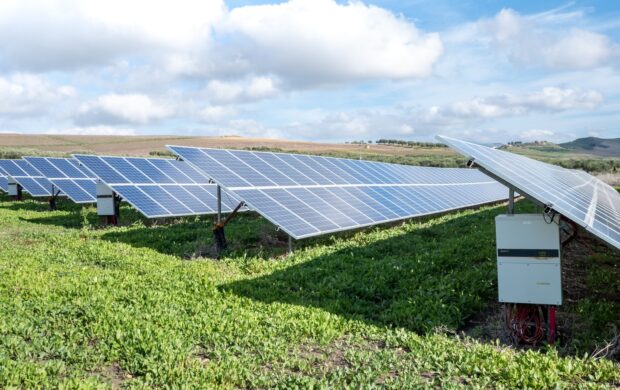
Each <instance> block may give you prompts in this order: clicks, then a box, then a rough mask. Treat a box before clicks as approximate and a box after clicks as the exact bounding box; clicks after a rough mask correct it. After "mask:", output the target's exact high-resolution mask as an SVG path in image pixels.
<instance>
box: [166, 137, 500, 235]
mask: <svg viewBox="0 0 620 390" xmlns="http://www.w3.org/2000/svg"><path fill="white" fill-rule="evenodd" d="M167 147H168V149H169V150H171V151H172V152H173V153H175V154H177V155H179V156H181V158H182V159H183V160H185V161H187V162H189V163H190V164H192V165H194V166H195V167H196V168H198V169H202V170H203V172H205V173H206V174H207V175H208V176H209V177H210V178H211V179H212V180H213V181H215V182H217V183H218V184H220V185H221V186H222V187H223V188H225V189H226V191H227V192H229V193H233V194H236V195H238V198H239V199H242V200H243V201H244V202H245V203H246V204H247V205H248V207H250V208H251V209H253V210H256V211H258V212H259V213H261V215H263V216H264V217H265V218H266V219H267V220H269V221H270V222H271V223H273V224H274V225H276V226H278V227H279V228H281V229H282V230H284V231H285V232H286V233H288V234H289V235H290V236H291V237H293V238H295V239H303V238H308V237H313V236H318V235H322V234H329V233H334V232H340V231H344V230H350V229H357V228H363V227H368V226H373V225H377V224H380V223H390V222H396V221H402V220H406V219H410V218H413V217H416V216H423V215H431V214H435V213H443V212H448V211H453V210H456V209H462V208H467V207H471V206H478V205H480V204H484V203H493V202H497V201H500V200H505V199H507V197H508V189H507V188H505V187H504V186H502V185H501V184H499V183H497V182H495V181H493V180H491V179H489V178H488V177H487V176H485V175H483V174H481V173H479V172H475V171H471V170H466V169H457V170H454V169H452V170H451V169H449V168H422V167H406V166H401V165H397V164H387V163H376V162H359V161H357V160H347V159H338V158H332V157H316V156H306V155H299V154H285V153H271V152H254V151H235V150H224V149H209V148H193V147H184V146H173V145H168V146H167ZM202 151H205V152H204V153H203V152H202ZM250 154H251V155H252V156H253V157H248V156H249V155H250ZM231 157H234V158H237V159H238V160H240V161H241V162H243V163H245V164H246V165H247V166H244V167H241V166H240V165H239V164H240V163H239V162H233V161H231ZM218 158H219V159H221V161H220V160H218ZM310 160H312V161H310ZM233 167H234V168H233ZM412 168H413V169H414V170H415V169H417V170H419V172H416V173H415V174H414V173H412ZM433 169H440V170H442V173H450V174H451V177H452V176H457V175H456V173H457V171H458V173H459V174H460V175H461V176H469V177H472V176H476V177H477V179H478V180H477V181H475V182H472V183H459V184H455V183H452V184H450V183H446V180H445V179H442V178H441V177H440V176H438V175H437V172H435V171H433ZM259 170H261V171H262V172H270V173H267V174H266V175H270V174H275V176H276V177H269V178H268V179H270V180H269V182H267V181H265V178H266V176H265V175H262V173H261V172H259ZM213 172H215V173H213ZM237 172H238V173H237ZM241 172H244V173H245V174H241ZM364 173H365V174H364ZM261 176H262V177H261ZM282 176H285V177H286V180H283V179H282ZM421 179H424V180H431V179H432V180H435V181H439V183H433V184H427V185H426V186H428V187H429V188H430V187H435V189H436V188H440V187H442V188H443V190H444V192H445V191H454V192H455V193H456V194H457V195H455V196H465V195H467V194H466V192H465V191H463V189H464V188H465V187H463V186H464V185H481V184H487V185H488V186H491V187H494V188H495V190H496V193H495V194H491V195H489V196H487V198H484V197H483V196H477V197H476V200H472V201H471V202H464V201H462V200H461V201H460V202H459V201H458V200H457V199H456V198H455V197H451V196H444V198H447V199H444V201H442V202H441V203H440V202H436V201H434V198H435V197H437V194H436V193H433V190H429V189H428V188H426V189H425V188H424V187H425V185H424V184H419V183H416V182H414V180H421ZM461 181H463V180H461ZM284 182H288V183H292V184H287V185H282V184H283V183H284ZM412 188H415V190H416V192H415V195H416V196H423V197H424V199H426V201H427V203H428V204H427V206H426V207H413V206H410V205H409V203H415V201H413V200H412V197H411V196H412V195H413V194H414V193H413V192H412V190H411V189H412ZM469 188H472V187H469ZM300 190H305V191H307V192H300ZM386 191H387V192H386ZM435 191H436V190H435ZM487 192H489V191H487ZM500 192H501V193H500ZM304 194H305V195H304ZM300 196H307V197H308V198H304V199H301V198H300ZM325 199H329V201H324V200H325ZM472 199H474V198H473V197H472ZM485 200H486V201H485ZM310 203H311V204H310ZM324 210H330V212H331V214H330V215H329V216H326V215H324ZM334 210H336V211H337V212H336V213H334ZM361 210H363V211H361ZM345 211H346V212H345ZM403 214H406V215H403ZM333 217H335V218H337V220H338V221H339V222H336V219H334V218H333ZM352 222H354V223H352ZM317 226H319V227H318V228H317Z"/></svg>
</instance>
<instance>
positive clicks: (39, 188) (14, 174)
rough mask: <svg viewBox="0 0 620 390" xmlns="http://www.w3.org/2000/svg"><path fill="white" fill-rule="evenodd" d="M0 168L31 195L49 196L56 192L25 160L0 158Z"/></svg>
mask: <svg viewBox="0 0 620 390" xmlns="http://www.w3.org/2000/svg"><path fill="white" fill-rule="evenodd" d="M0 168H2V169H3V170H4V171H5V172H6V174H7V176H8V177H9V178H10V179H12V180H14V181H15V182H17V184H19V185H20V186H21V187H22V188H23V189H24V190H25V191H26V192H28V193H29V194H30V195H32V196H35V197H40V196H50V195H52V194H53V193H55V192H58V189H57V188H55V186H54V185H53V184H52V183H51V182H50V181H49V180H48V179H47V178H45V177H44V176H43V175H42V174H41V173H39V172H38V171H37V170H36V169H34V168H33V167H32V166H31V165H30V164H29V163H28V162H27V161H26V160H0Z"/></svg>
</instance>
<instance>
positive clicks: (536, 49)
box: [463, 9, 617, 69]
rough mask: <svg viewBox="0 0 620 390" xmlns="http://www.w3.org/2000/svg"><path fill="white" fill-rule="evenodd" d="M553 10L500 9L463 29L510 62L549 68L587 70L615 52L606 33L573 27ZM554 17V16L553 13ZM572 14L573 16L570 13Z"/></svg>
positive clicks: (614, 45) (601, 62) (470, 36)
mask: <svg viewBox="0 0 620 390" xmlns="http://www.w3.org/2000/svg"><path fill="white" fill-rule="evenodd" d="M552 16H553V13H547V14H542V15H532V16H530V17H527V16H523V15H520V14H519V13H517V12H516V11H514V10H512V9H503V10H501V11H500V12H499V13H498V14H497V15H495V16H494V17H493V18H488V19H482V20H480V21H479V22H478V23H476V24H475V28H474V31H475V32H474V33H472V28H471V26H467V27H464V28H463V33H464V35H466V36H468V37H469V38H470V39H472V38H473V39H480V40H481V41H483V42H485V41H486V42H489V43H491V44H492V45H493V46H494V47H496V48H497V49H498V50H500V51H501V52H503V53H505V54H506V56H507V57H508V59H509V60H510V61H512V62H514V63H517V64H522V65H531V66H545V67H548V68H553V69H589V68H595V67H598V66H602V65H605V64H606V63H608V61H609V60H610V59H611V58H612V57H613V56H614V55H615V54H614V53H615V52H616V51H617V44H615V43H614V42H612V41H611V40H610V39H609V38H608V37H607V36H605V35H603V34H599V33H596V32H592V31H588V30H585V29H582V28H576V27H574V25H573V23H572V22H573V21H572V20H571V19H569V20H568V21H569V22H570V23H566V22H567V21H566V18H552ZM556 16H557V15H556ZM572 16H573V17H574V16H575V15H572Z"/></svg>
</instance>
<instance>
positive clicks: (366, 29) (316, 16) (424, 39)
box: [223, 0, 442, 82]
mask: <svg viewBox="0 0 620 390" xmlns="http://www.w3.org/2000/svg"><path fill="white" fill-rule="evenodd" d="M223 30H225V31H227V32H229V33H231V34H233V35H241V36H242V37H243V39H244V40H243V45H242V46H240V51H241V53H242V54H243V58H244V60H245V61H247V62H248V63H249V64H252V66H253V67H255V68H257V69H259V70H262V71H263V72H265V73H275V74H278V75H281V76H283V77H285V78H290V79H294V80H295V81H297V82H309V81H317V80H318V81H341V80H343V79H345V80H347V79H349V80H350V79H364V78H394V79H397V78H411V77H426V76H429V75H430V74H431V72H432V67H433V64H434V63H435V61H436V60H437V59H438V58H439V56H440V55H441V53H442V44H441V40H440V38H439V35H438V34H425V33H422V32H420V31H419V30H418V29H417V28H416V27H415V26H414V25H413V23H411V22H409V21H407V20H405V19H403V18H402V17H397V16H395V15H394V14H392V13H391V12H389V11H387V10H385V9H382V8H379V7H376V6H367V5H365V4H363V3H361V2H350V3H347V4H344V5H341V4H338V3H336V2H335V1H333V0H291V1H289V2H286V3H281V4H272V5H259V6H247V7H240V8H236V9H233V10H232V11H231V12H230V14H229V15H228V18H227V19H226V20H225V22H224V23H223Z"/></svg>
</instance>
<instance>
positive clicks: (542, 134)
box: [519, 129, 555, 141]
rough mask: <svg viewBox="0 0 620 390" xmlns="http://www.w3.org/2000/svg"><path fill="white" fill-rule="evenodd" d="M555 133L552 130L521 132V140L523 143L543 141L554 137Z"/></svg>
mask: <svg viewBox="0 0 620 390" xmlns="http://www.w3.org/2000/svg"><path fill="white" fill-rule="evenodd" d="M554 136H555V133H554V132H553V131H551V130H543V129H531V130H526V131H523V132H521V134H519V138H520V139H521V140H523V141H543V140H548V139H549V138H550V137H554Z"/></svg>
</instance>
